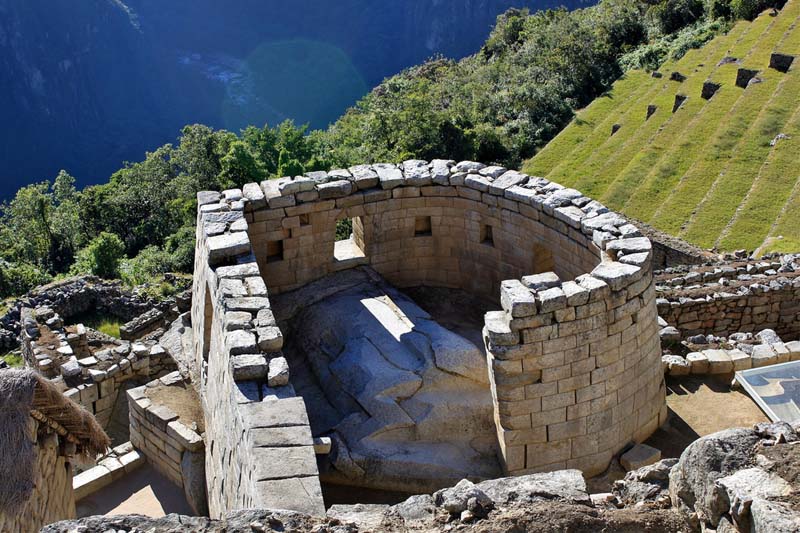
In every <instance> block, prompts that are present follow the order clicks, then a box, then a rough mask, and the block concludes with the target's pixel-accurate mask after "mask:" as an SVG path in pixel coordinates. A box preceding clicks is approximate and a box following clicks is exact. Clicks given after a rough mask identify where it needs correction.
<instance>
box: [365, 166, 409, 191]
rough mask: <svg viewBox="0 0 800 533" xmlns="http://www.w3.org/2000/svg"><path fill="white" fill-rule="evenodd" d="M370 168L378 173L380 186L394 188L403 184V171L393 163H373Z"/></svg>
mask: <svg viewBox="0 0 800 533" xmlns="http://www.w3.org/2000/svg"><path fill="white" fill-rule="evenodd" d="M372 168H373V169H374V170H375V172H376V173H377V174H378V179H379V180H380V184H381V188H383V189H394V188H395V187H399V186H400V185H402V184H403V181H404V179H405V178H404V177H403V172H402V171H401V170H400V169H399V168H397V167H395V166H394V165H373V167H372Z"/></svg>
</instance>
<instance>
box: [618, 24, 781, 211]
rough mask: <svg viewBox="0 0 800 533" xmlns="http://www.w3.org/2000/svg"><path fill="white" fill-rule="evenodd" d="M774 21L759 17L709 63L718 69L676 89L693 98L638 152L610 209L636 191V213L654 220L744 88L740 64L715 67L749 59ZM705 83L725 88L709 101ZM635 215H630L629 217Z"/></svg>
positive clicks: (623, 203)
mask: <svg viewBox="0 0 800 533" xmlns="http://www.w3.org/2000/svg"><path fill="white" fill-rule="evenodd" d="M773 21H774V19H773V18H771V17H767V16H762V17H759V18H758V19H756V21H755V22H753V23H752V24H751V27H750V28H749V30H748V31H747V33H746V35H745V36H744V37H743V38H742V39H740V40H739V41H738V42H736V43H735V44H734V45H733V46H732V47H731V48H729V49H727V51H723V52H722V53H720V54H717V56H716V58H714V59H712V60H711V62H712V63H713V64H714V66H713V68H711V69H710V71H709V72H708V74H706V75H702V76H697V75H692V76H691V77H690V79H689V80H687V81H685V82H684V83H683V84H681V87H678V88H677V90H676V92H677V93H680V94H685V95H687V96H689V100H687V101H686V102H685V103H684V105H683V106H681V108H680V109H679V110H678V111H676V112H675V114H674V115H673V120H671V121H670V122H669V124H666V125H664V126H663V128H662V129H661V130H660V131H659V132H658V135H657V136H656V137H655V138H653V139H652V140H651V141H650V142H649V143H648V145H647V146H646V147H645V148H644V149H643V150H642V151H640V152H639V153H638V154H636V156H635V157H634V159H633V161H632V162H631V164H629V165H628V166H627V167H626V168H625V169H624V170H623V171H622V173H621V174H620V176H619V177H618V178H617V180H616V181H615V183H614V186H613V187H611V188H610V190H609V191H608V192H607V193H606V195H605V198H604V199H605V200H606V201H607V202H608V203H609V204H610V205H612V206H614V207H615V208H618V209H620V210H624V206H625V204H626V202H627V201H628V199H629V198H630V196H631V191H636V192H635V193H633V196H634V198H633V200H634V207H635V208H637V209H636V211H637V215H638V217H640V218H644V219H646V220H647V219H650V217H651V216H652V214H653V211H655V208H656V207H658V205H660V204H661V202H663V201H664V199H665V197H666V196H667V195H668V194H670V193H671V192H672V190H673V187H674V185H675V184H676V183H677V182H678V180H680V178H681V176H682V175H683V173H684V172H685V171H686V169H687V168H689V167H690V165H691V164H692V163H693V162H696V160H697V158H698V157H700V156H701V155H702V154H705V153H706V150H705V146H704V143H705V141H706V140H707V139H708V138H709V137H711V136H713V134H714V130H715V128H716V127H717V126H718V124H719V120H718V118H717V117H727V116H728V115H729V114H730V112H731V110H732V109H733V107H734V106H735V105H736V103H737V101H738V99H739V96H740V92H741V89H738V88H736V87H735V86H734V85H733V80H734V79H735V78H736V70H737V68H738V66H737V65H734V64H725V65H721V66H717V65H718V63H719V61H720V60H721V59H722V58H723V57H724V56H733V57H737V58H744V57H747V54H748V51H749V50H750V49H752V46H753V45H754V44H755V43H756V42H759V41H761V40H762V39H764V37H765V32H766V30H767V29H768V28H769V26H770V23H771V22H773ZM703 74H705V72H704V73H703ZM707 79H711V80H713V81H716V82H718V83H722V84H723V86H722V87H721V88H720V90H719V91H717V93H716V94H715V95H714V97H713V98H711V100H708V101H706V100H703V99H702V98H700V90H701V89H702V86H703V82H704V81H706V80H707ZM653 169H656V170H655V175H654V180H653V181H651V182H650V183H654V184H655V185H656V186H657V187H652V188H650V191H648V190H647V189H648V187H647V186H648V184H649V183H648V181H647V176H648V174H649V173H650V172H651V171H653ZM643 178H644V183H643V182H642V180H643ZM640 187H643V192H642V193H641V194H640V195H639V196H638V197H637V194H636V193H639V188H640ZM643 205H644V206H645V207H644V208H643V207H642V206H643ZM637 215H634V214H632V213H631V216H634V217H636V216H637Z"/></svg>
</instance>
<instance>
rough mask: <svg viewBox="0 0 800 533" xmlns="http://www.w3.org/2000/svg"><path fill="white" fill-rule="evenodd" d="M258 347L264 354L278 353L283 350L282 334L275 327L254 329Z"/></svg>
mask: <svg viewBox="0 0 800 533" xmlns="http://www.w3.org/2000/svg"><path fill="white" fill-rule="evenodd" d="M256 334H257V335H258V347H259V348H260V349H261V350H262V351H264V352H268V353H269V352H279V351H280V350H281V348H283V333H281V330H280V328H279V327H277V326H266V327H260V328H258V329H256Z"/></svg>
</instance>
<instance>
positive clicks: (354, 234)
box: [333, 217, 366, 261]
mask: <svg viewBox="0 0 800 533" xmlns="http://www.w3.org/2000/svg"><path fill="white" fill-rule="evenodd" d="M363 257H366V255H365V254H364V223H363V221H362V220H361V217H353V218H343V219H340V220H337V221H336V241H335V242H334V243H333V258H334V259H335V260H336V261H347V260H348V259H359V258H363Z"/></svg>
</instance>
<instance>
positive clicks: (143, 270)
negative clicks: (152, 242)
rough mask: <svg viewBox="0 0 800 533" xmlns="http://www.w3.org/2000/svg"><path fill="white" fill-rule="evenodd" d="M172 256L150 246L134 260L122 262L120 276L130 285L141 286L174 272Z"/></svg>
mask: <svg viewBox="0 0 800 533" xmlns="http://www.w3.org/2000/svg"><path fill="white" fill-rule="evenodd" d="M172 270H173V269H172V256H171V255H170V254H169V252H167V251H165V250H163V249H161V248H159V247H158V246H148V247H146V248H144V249H143V250H142V251H141V252H139V255H137V256H136V257H134V258H133V259H127V260H125V261H123V262H122V266H121V268H120V271H121V272H120V274H121V276H122V279H123V281H125V283H127V284H128V285H141V284H143V283H147V282H148V281H152V280H153V278H154V277H156V276H157V275H159V274H164V273H165V272H170V271H172Z"/></svg>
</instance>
